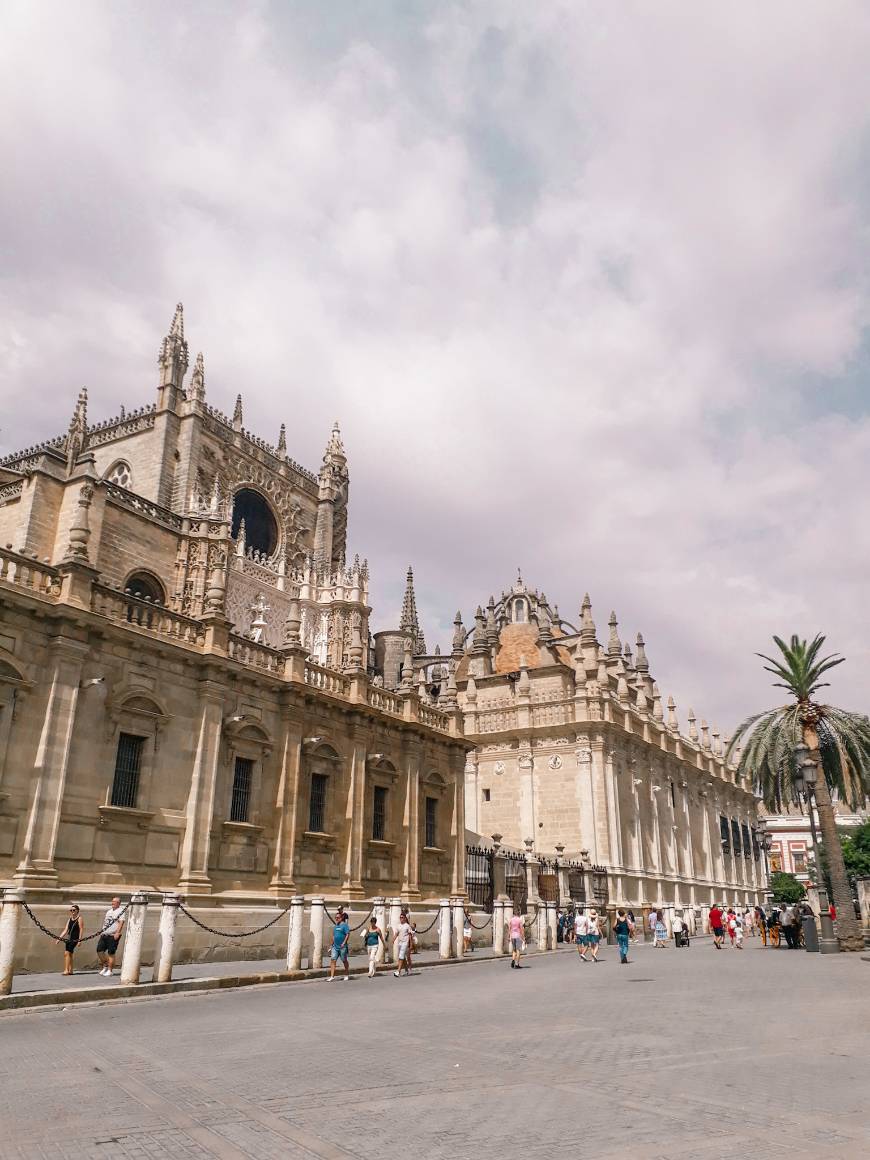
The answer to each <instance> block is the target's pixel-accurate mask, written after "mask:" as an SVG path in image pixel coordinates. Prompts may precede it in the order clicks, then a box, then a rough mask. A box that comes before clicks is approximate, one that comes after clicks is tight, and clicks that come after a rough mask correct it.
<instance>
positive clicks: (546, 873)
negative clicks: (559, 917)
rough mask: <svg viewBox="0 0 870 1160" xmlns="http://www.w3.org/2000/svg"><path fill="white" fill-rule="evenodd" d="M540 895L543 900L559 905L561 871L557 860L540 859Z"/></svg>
mask: <svg viewBox="0 0 870 1160" xmlns="http://www.w3.org/2000/svg"><path fill="white" fill-rule="evenodd" d="M538 897H539V898H540V899H541V901H542V902H555V903H556V905H557V906H558V905H559V871H558V869H557V867H556V863H555V862H548V861H547V859H546V858H541V859H540V869H539V870H538Z"/></svg>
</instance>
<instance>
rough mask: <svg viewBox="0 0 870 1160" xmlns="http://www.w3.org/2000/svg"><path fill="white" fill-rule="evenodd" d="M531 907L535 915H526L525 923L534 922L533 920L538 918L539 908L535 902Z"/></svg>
mask: <svg viewBox="0 0 870 1160" xmlns="http://www.w3.org/2000/svg"><path fill="white" fill-rule="evenodd" d="M532 906H534V908H535V913H534V914H527V915H526V922H534V920H535V919H536V918H537V917H538V911H539V910H540V909H541V908H540V906H538V905H537V903H535V902H533V903H532Z"/></svg>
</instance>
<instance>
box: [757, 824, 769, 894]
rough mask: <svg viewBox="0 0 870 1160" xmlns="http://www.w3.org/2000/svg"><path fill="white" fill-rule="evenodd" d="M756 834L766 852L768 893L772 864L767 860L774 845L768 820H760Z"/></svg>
mask: <svg viewBox="0 0 870 1160" xmlns="http://www.w3.org/2000/svg"><path fill="white" fill-rule="evenodd" d="M755 832H756V834H757V835H758V844H759V846H760V847H761V848H762V850H763V851H764V877H765V879H766V881H767V888H768V891H769V890H770V863H769V862H768V860H767V855H768V854H769V853H770V847H771V846H772V845H773V838H771V836H770V833H769V831H768V829H767V820H766V819H765V818H759V819H758V822H757V824H756V827H755Z"/></svg>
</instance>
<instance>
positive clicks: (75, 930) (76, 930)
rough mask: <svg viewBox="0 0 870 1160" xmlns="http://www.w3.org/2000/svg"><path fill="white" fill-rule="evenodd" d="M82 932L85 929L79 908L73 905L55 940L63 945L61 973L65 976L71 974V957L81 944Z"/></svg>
mask: <svg viewBox="0 0 870 1160" xmlns="http://www.w3.org/2000/svg"><path fill="white" fill-rule="evenodd" d="M84 932H85V928H84V924H83V922H82V919H81V915H80V914H79V908H78V907H77V906H76V905H75V903H73V905H72V906H71V907H70V908H69V918H68V919H67V923H66V929H65V930H64V932H63V934H62V935H61V936H60V938H59V939H58V940H57V941H58V942H62V943H63V973H64V974H65V975H71V974H72V973H73V955H74V954H75V949H76V947H77V946H78V945H79V943H80V942H81V938H82V935H83V934H84Z"/></svg>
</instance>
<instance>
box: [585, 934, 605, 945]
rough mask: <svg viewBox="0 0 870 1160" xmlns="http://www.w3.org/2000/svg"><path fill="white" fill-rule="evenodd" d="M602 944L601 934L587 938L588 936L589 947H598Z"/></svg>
mask: <svg viewBox="0 0 870 1160" xmlns="http://www.w3.org/2000/svg"><path fill="white" fill-rule="evenodd" d="M600 942H601V935H600V934H587V936H586V945H587V946H590V947H597V946H598V944H599V943H600Z"/></svg>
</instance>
